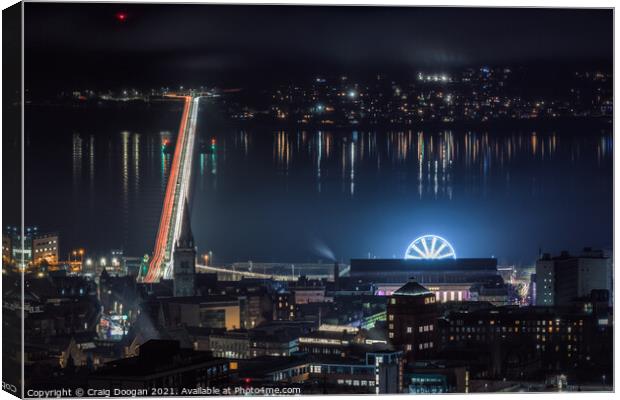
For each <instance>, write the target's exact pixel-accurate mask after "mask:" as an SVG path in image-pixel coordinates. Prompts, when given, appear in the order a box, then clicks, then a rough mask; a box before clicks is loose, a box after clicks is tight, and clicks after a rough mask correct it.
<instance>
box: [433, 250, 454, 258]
mask: <svg viewBox="0 0 620 400" xmlns="http://www.w3.org/2000/svg"><path fill="white" fill-rule="evenodd" d="M448 257H454V253H453V252H449V253H446V254H442V255H440V256H438V257H436V258H437V259H438V260H441V259H443V258H448Z"/></svg>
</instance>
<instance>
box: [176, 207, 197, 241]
mask: <svg viewBox="0 0 620 400" xmlns="http://www.w3.org/2000/svg"><path fill="white" fill-rule="evenodd" d="M176 247H177V248H184V249H189V248H194V235H193V234H192V226H191V221H190V216H189V204H187V198H185V201H184V204H183V217H182V220H181V233H180V234H179V240H178V241H177V246H176Z"/></svg>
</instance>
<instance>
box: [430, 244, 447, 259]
mask: <svg viewBox="0 0 620 400" xmlns="http://www.w3.org/2000/svg"><path fill="white" fill-rule="evenodd" d="M446 246H447V245H446V244H445V243H442V244H441V245H440V246H439V248H438V249H437V251H435V253H433V258H437V257H439V255H440V254H441V251H442V250H443V249H445V248H446Z"/></svg>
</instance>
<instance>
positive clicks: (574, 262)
mask: <svg viewBox="0 0 620 400" xmlns="http://www.w3.org/2000/svg"><path fill="white" fill-rule="evenodd" d="M611 282H612V278H611V260H610V259H609V257H606V256H605V255H604V254H603V252H602V251H596V250H592V249H590V248H585V249H584V250H583V253H582V254H581V255H579V256H572V255H570V254H569V253H568V252H566V251H563V252H562V253H561V254H560V255H559V256H558V257H551V256H550V255H549V254H544V255H543V256H542V258H541V259H540V260H538V261H536V305H540V306H553V305H567V304H569V303H571V302H572V301H574V300H575V299H578V298H583V297H586V296H589V295H590V294H591V292H592V290H607V291H609V293H610V294H611ZM610 298H611V296H610Z"/></svg>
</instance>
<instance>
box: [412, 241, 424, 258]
mask: <svg viewBox="0 0 620 400" xmlns="http://www.w3.org/2000/svg"><path fill="white" fill-rule="evenodd" d="M410 250H415V251H416V252H417V253H418V254H419V255H420V258H424V257H426V254H424V252H423V251H422V250H420V249H419V248H418V246H416V245H415V243H414V244H412V245H411V248H410ZM409 253H410V254H411V253H412V252H411V251H409ZM411 257H415V256H414V255H411Z"/></svg>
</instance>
